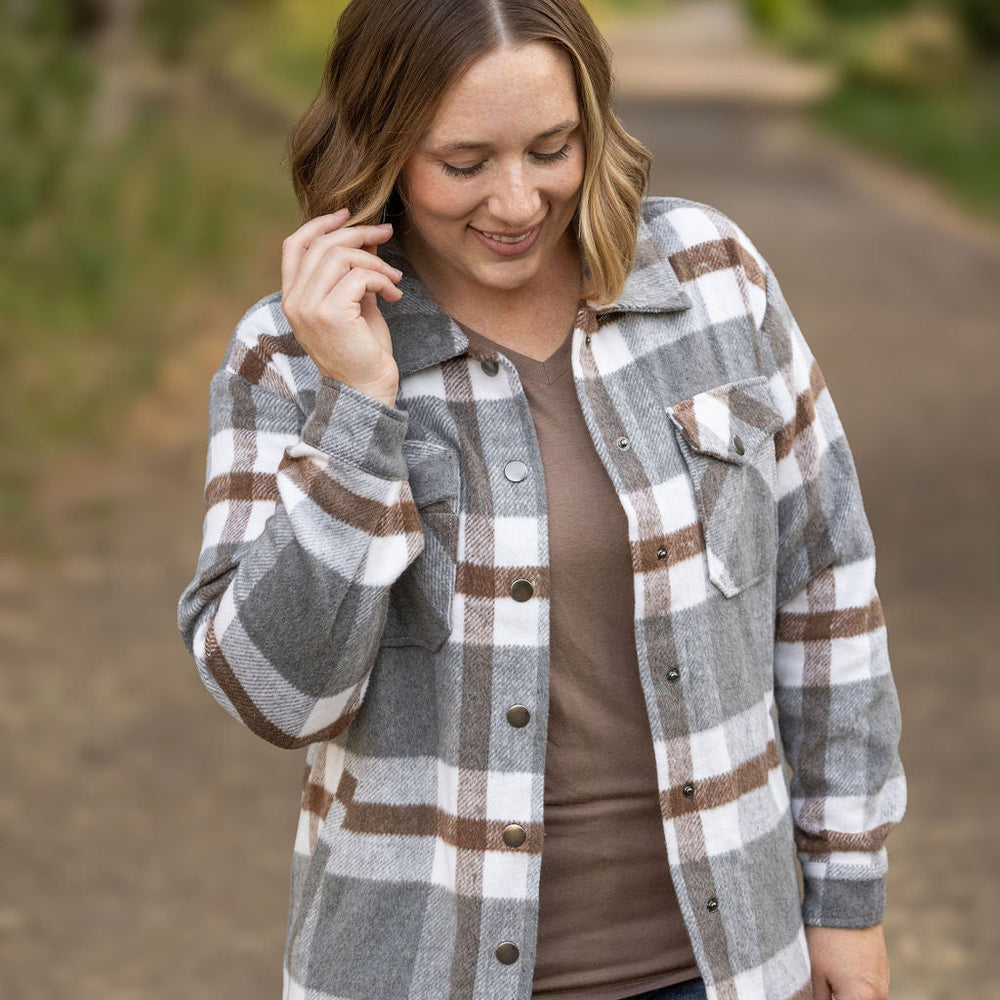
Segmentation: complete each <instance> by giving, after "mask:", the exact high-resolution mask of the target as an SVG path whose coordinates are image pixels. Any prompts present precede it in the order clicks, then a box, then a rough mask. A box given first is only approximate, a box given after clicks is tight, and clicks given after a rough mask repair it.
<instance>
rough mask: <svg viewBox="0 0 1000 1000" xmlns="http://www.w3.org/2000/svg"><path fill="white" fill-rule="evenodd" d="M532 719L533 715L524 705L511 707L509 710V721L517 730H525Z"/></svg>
mask: <svg viewBox="0 0 1000 1000" xmlns="http://www.w3.org/2000/svg"><path fill="white" fill-rule="evenodd" d="M530 718H531V713H530V712H529V711H528V710H527V709H526V708H525V707H524V705H511V706H510V708H508V709H507V721H508V722H509V723H510V724H511V725H512V726H513V727H514V728H515V729H523V728H524V727H525V726H526V725H527V724H528V720H529V719H530Z"/></svg>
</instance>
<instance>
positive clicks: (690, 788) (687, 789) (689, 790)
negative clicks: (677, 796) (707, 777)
mask: <svg viewBox="0 0 1000 1000" xmlns="http://www.w3.org/2000/svg"><path fill="white" fill-rule="evenodd" d="M681 795H683V796H684V798H686V799H689V798H691V796H692V795H694V785H692V784H691V782H690V781H689V782H688V783H687V784H686V785H685V786H684V787H683V788H682V789H681Z"/></svg>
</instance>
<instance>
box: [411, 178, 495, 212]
mask: <svg viewBox="0 0 1000 1000" xmlns="http://www.w3.org/2000/svg"><path fill="white" fill-rule="evenodd" d="M474 188H475V185H474V184H470V185H468V186H467V187H466V186H465V185H463V183H462V182H461V181H455V180H452V179H450V178H448V177H444V176H442V175H441V174H437V175H435V174H432V173H423V172H422V173H421V176H419V177H413V178H412V179H411V183H410V184H409V185H408V190H409V202H410V206H411V210H412V213H413V215H414V216H417V217H424V218H426V219H428V220H431V219H433V220H436V221H439V222H448V221H452V220H458V219H461V218H462V217H464V216H466V215H468V214H469V213H470V212H471V211H472V210H473V209H474V208H475V207H476V205H477V204H478V203H479V202H478V199H477V197H476V195H475V193H474Z"/></svg>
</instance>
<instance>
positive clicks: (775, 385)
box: [760, 258, 906, 927]
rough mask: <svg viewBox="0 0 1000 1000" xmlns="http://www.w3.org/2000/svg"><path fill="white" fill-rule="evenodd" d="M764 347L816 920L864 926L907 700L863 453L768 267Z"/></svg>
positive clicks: (808, 886) (877, 874)
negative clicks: (892, 642) (858, 465)
mask: <svg viewBox="0 0 1000 1000" xmlns="http://www.w3.org/2000/svg"><path fill="white" fill-rule="evenodd" d="M760 260H761V263H762V266H763V273H764V275H765V277H766V301H765V304H764V309H763V318H762V321H761V324H760V332H761V337H762V346H763V349H764V351H765V353H766V354H767V355H769V358H770V361H771V363H772V364H773V367H774V374H773V376H772V378H771V380H770V381H771V388H772V390H773V394H774V396H775V398H776V399H777V400H778V401H779V405H780V408H781V410H782V415H783V418H784V425H783V427H782V428H780V429H779V430H778V432H777V434H776V436H775V448H776V455H777V492H778V566H777V618H776V623H775V646H774V679H775V697H776V702H777V706H778V716H779V725H780V729H781V735H782V743H783V746H784V749H785V754H786V757H787V760H788V762H789V765H790V767H791V770H792V777H791V800H792V815H793V819H794V823H795V835H796V844H797V848H798V852H799V859H800V862H801V865H802V872H803V877H804V885H805V899H804V904H803V917H804V920H805V922H806V923H807V924H812V925H820V926H831V927H868V926H873V925H875V924H878V923H880V922H881V920H882V914H883V909H884V904H885V874H886V851H885V847H884V841H885V838H886V835H887V834H888V832H889V830H890V829H891V828H892V827H893V826H894V825H895V824H896V823H898V822H899V820H900V819H901V817H902V815H903V811H904V808H905V804H906V785H905V780H904V777H903V771H902V766H901V763H900V760H899V756H898V752H897V747H898V742H899V735H900V714H899V703H898V699H897V695H896V690H895V686H894V684H893V680H892V675H891V673H890V669H889V657H888V652H887V646H886V629H885V621H884V619H883V615H882V606H881V603H880V601H879V596H878V593H877V591H876V589H875V550H874V545H873V541H872V534H871V530H870V528H869V524H868V520H867V517H866V515H865V510H864V506H863V504H862V500H861V493H860V490H859V487H858V479H857V474H856V472H855V467H854V460H853V457H852V455H851V451H850V449H849V447H848V444H847V440H846V438H845V436H844V429H843V427H842V425H841V422H840V419H839V417H838V415H837V411H836V409H835V408H834V404H833V401H832V399H831V398H830V393H829V390H828V389H827V387H826V384H825V382H824V379H823V375H822V373H821V372H820V369H819V367H818V365H817V363H816V360H815V358H814V357H813V355H812V352H811V351H810V349H809V347H808V345H807V344H806V341H805V339H804V338H803V336H802V333H801V331H800V330H799V327H798V324H797V323H796V321H795V319H794V317H793V316H792V313H791V310H790V309H789V307H788V304H787V302H786V301H785V298H784V296H783V295H782V292H781V289H780V287H779V285H778V282H777V279H776V278H775V276H774V274H773V272H772V271H771V268H770V266H769V265H767V263H766V262H765V261H763V258H760Z"/></svg>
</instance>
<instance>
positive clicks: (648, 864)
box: [463, 327, 699, 1000]
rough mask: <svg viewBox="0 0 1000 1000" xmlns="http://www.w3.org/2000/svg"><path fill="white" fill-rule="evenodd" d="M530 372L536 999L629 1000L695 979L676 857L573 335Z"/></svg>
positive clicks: (610, 497) (622, 536)
mask: <svg viewBox="0 0 1000 1000" xmlns="http://www.w3.org/2000/svg"><path fill="white" fill-rule="evenodd" d="M463 329H465V332H466V333H467V334H468V335H469V339H470V340H472V341H473V342H475V343H478V344H479V345H480V346H481V347H484V348H487V349H489V348H493V349H499V350H500V351H501V353H502V354H503V355H504V356H505V357H507V358H509V359H510V361H511V362H512V363H513V365H514V366H515V368H516V369H517V371H518V374H519V375H520V378H521V383H522V385H523V387H524V391H525V394H526V395H527V397H528V403H529V405H530V407H531V415H532V418H533V420H534V423H535V430H536V432H537V435H538V444H539V447H540V449H541V454H542V466H543V469H544V474H545V492H546V497H547V500H548V526H549V573H550V581H551V584H550V594H551V599H550V610H549V614H550V656H551V666H550V680H549V729H548V746H547V748H546V758H545V841H544V847H543V849H542V872H541V886H540V890H539V892H540V899H539V907H540V912H539V927H538V955H537V959H536V964H535V977H534V986H533V990H532V996H534V997H559V998H560V1000H621V998H623V997H629V996H632V995H633V994H636V993H641V992H644V991H646V990H651V989H656V988H658V987H661V986H668V985H671V984H673V983H679V982H683V981H685V980H687V979H694V978H696V977H697V976H698V975H699V972H698V967H697V966H696V965H695V960H694V954H693V952H692V950H691V942H690V940H689V938H688V934H687V930H686V928H685V926H684V921H683V919H682V917H681V913H680V908H679V906H678V903H677V897H676V895H675V893H674V888H673V884H672V882H671V879H670V871H669V869H668V867H667V853H666V846H665V843H664V838H663V824H662V819H661V817H660V809H659V794H658V791H657V783H656V770H655V764H654V761H653V743H652V737H651V736H650V727H649V718H648V716H647V714H646V705H645V701H644V697H643V693H642V687H641V685H640V682H639V663H638V657H637V655H636V649H635V634H634V632H633V616H634V604H633V602H634V597H633V592H632V588H633V578H632V562H631V556H630V552H629V544H628V526H627V522H626V519H625V512H624V510H623V509H622V506H621V503H620V502H619V500H618V496H617V494H616V493H615V490H614V487H613V485H612V483H611V479H610V478H609V476H608V474H607V471H606V470H605V468H604V466H603V464H602V463H601V460H600V457H599V456H598V454H597V451H596V450H595V448H594V445H593V442H592V441H591V438H590V434H589V432H588V431H587V426H586V423H585V422H584V419H583V413H582V411H581V409H580V404H579V401H578V399H577V396H576V388H575V386H574V382H573V372H572V367H571V357H570V347H571V342H572V337H571V336H567V337H566V339H565V341H564V342H563V344H562V345H561V346H560V347H559V348H558V349H557V350H556V351H555V353H554V354H553V355H552V356H551V357H550V358H549V359H548V360H546V361H544V362H543V361H536V360H534V359H532V358H529V357H526V356H525V355H522V354H518V353H517V352H515V351H511V350H509V349H508V348H502V347H499V348H498V345H496V344H494V343H493V342H492V341H489V340H487V339H486V338H485V337H482V336H480V335H478V334H476V333H475V332H474V331H471V330H467V329H466V328H464V327H463Z"/></svg>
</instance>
